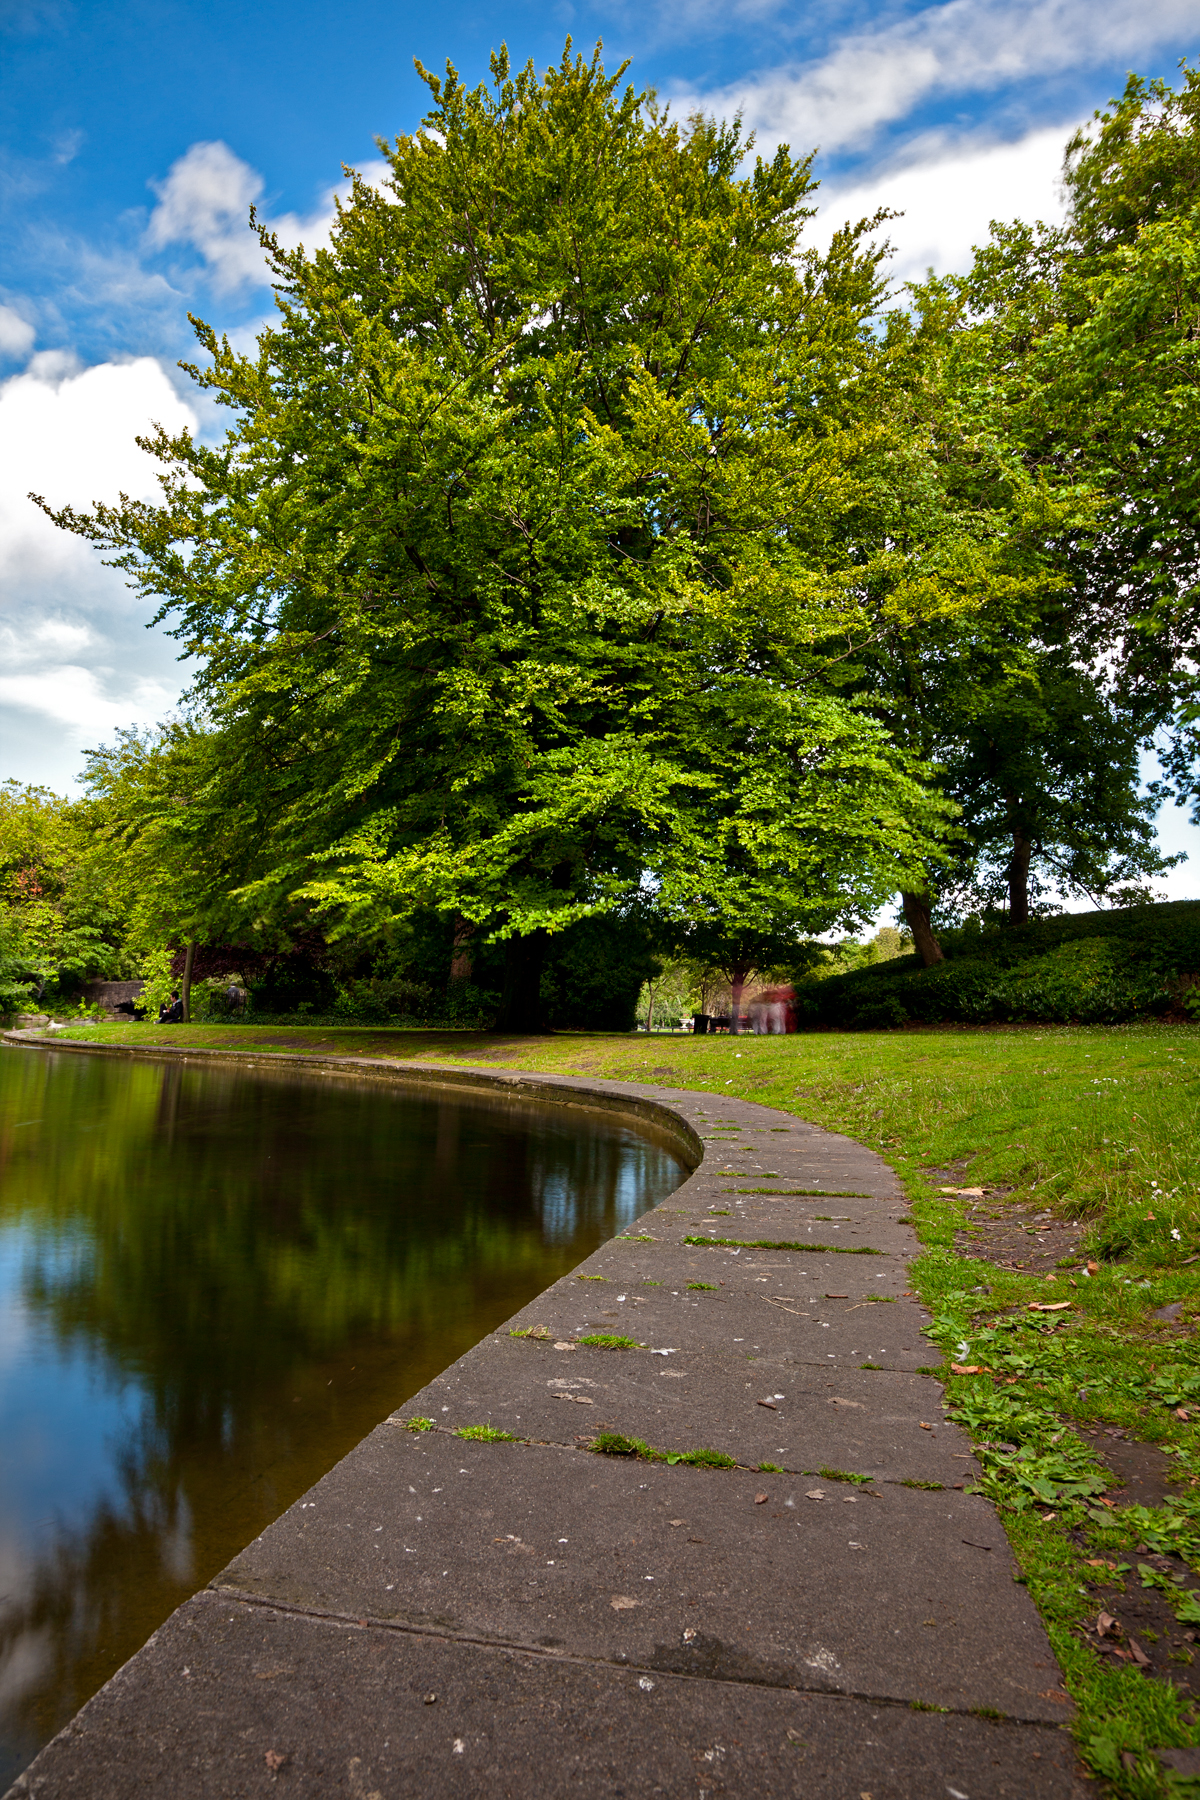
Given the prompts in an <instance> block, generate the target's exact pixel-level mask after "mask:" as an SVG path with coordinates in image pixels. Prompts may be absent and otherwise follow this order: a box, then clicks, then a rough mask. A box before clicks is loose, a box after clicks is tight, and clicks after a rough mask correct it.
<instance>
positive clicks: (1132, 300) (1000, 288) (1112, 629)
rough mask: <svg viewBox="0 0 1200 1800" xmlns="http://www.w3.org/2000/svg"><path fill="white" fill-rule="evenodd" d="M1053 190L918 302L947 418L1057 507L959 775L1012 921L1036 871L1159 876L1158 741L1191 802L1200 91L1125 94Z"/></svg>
mask: <svg viewBox="0 0 1200 1800" xmlns="http://www.w3.org/2000/svg"><path fill="white" fill-rule="evenodd" d="M1064 186H1065V193H1066V198H1067V211H1066V217H1065V219H1064V221H1063V223H1062V224H1061V225H1055V226H1052V227H1049V226H1045V225H1031V224H1028V223H1025V222H1020V221H1018V222H1014V223H1010V224H995V225H993V227H992V233H991V237H990V240H989V242H988V243H987V244H985V245H984V246H982V247H981V248H980V249H979V250H978V251H977V252H976V256H975V260H974V264H973V267H972V269H971V270H970V272H969V274H967V275H965V276H963V277H961V278H957V279H953V280H950V281H947V282H941V283H934V282H931V283H929V284H927V285H926V286H925V288H924V289H923V290H922V291H921V293H920V295H919V299H920V301H921V304H922V305H923V306H925V307H927V308H928V309H930V310H931V311H932V312H933V313H935V314H936V315H937V316H938V317H939V318H940V320H941V323H942V326H943V336H944V339H945V342H946V344H947V351H946V360H947V365H948V369H949V375H948V380H949V382H950V385H951V386H952V387H953V389H954V391H955V394H956V404H957V405H958V406H959V407H960V408H966V409H967V410H968V411H969V410H971V409H972V408H973V409H974V411H975V413H976V415H977V417H978V419H979V421H980V423H981V425H982V426H983V427H984V428H985V429H986V430H987V431H989V432H990V433H991V434H992V435H994V436H995V437H996V438H997V439H998V440H999V441H1001V442H1002V443H1003V444H1004V445H1005V447H1006V449H1007V452H1008V454H1009V455H1010V456H1011V457H1012V458H1013V459H1014V460H1016V461H1019V462H1020V464H1021V465H1022V467H1023V469H1024V470H1025V471H1026V473H1027V474H1028V476H1029V477H1030V478H1031V479H1034V480H1037V481H1040V482H1043V483H1045V484H1046V485H1047V487H1048V488H1049V489H1051V490H1052V491H1054V493H1055V494H1056V495H1057V496H1058V497H1059V500H1060V501H1061V502H1062V503H1063V507H1064V510H1063V512H1062V513H1061V515H1060V518H1059V520H1058V522H1057V524H1055V523H1053V522H1051V524H1050V527H1049V529H1048V531H1047V551H1048V553H1049V555H1050V557H1051V560H1052V561H1053V562H1054V563H1056V565H1057V567H1058V569H1059V571H1060V574H1061V579H1060V581H1059V583H1058V585H1057V587H1056V589H1054V590H1053V591H1049V590H1048V592H1047V596H1046V600H1045V603H1044V604H1042V605H1040V606H1039V607H1037V608H1036V609H1035V610H1034V612H1033V613H1032V614H1031V615H1030V617H1029V619H1028V620H1027V622H1026V625H1025V627H1024V628H1023V630H1022V631H1021V632H1020V633H1018V634H1017V637H1016V638H1014V639H1013V640H1012V642H1011V643H1010V645H1009V648H1008V652H1007V655H1006V658H1005V664H1006V666H1004V667H1002V668H1000V667H999V666H998V673H999V675H1000V679H999V681H998V683H997V684H995V687H994V692H993V693H991V694H990V695H988V696H987V697H986V702H985V704H984V705H983V707H982V708H981V710H980V715H979V717H978V718H977V719H976V720H975V721H973V722H970V723H969V725H968V728H967V729H965V730H964V731H962V732H961V733H960V734H958V737H957V744H958V749H957V750H956V751H955V752H954V753H953V755H952V756H951V761H952V762H953V761H954V760H955V758H957V776H956V778H952V779H951V781H950V782H949V784H948V791H950V792H952V793H954V794H956V796H957V797H958V798H959V799H960V800H962V801H963V803H964V805H965V806H966V808H967V813H968V815H969V817H970V818H973V819H974V820H975V822H976V825H977V826H981V827H984V829H983V837H982V838H981V839H980V840H979V841H980V842H981V844H983V845H984V846H985V849H986V850H987V853H986V854H985V861H986V860H987V855H988V854H990V849H988V848H987V847H989V846H990V847H991V848H994V843H995V829H994V828H995V827H996V825H997V822H998V821H999V820H1000V819H1001V817H1002V815H1004V814H1005V810H1006V809H1007V820H1006V824H1005V827H1004V828H1005V829H1006V830H1007V832H1008V835H1009V849H1008V854H1007V856H1006V857H1005V858H1003V859H1002V864H1003V865H1004V866H1007V868H1008V871H1009V881H1008V885H1009V889H1010V914H1011V916H1013V917H1020V916H1021V913H1022V911H1023V910H1024V905H1025V898H1024V897H1025V895H1026V893H1027V875H1028V871H1029V867H1030V861H1031V858H1033V860H1034V865H1035V879H1036V865H1037V862H1038V860H1039V858H1040V860H1041V863H1042V867H1043V870H1044V871H1046V872H1047V873H1049V872H1050V871H1051V870H1053V872H1054V874H1055V875H1056V876H1057V877H1058V878H1059V879H1060V880H1061V881H1062V882H1063V884H1064V885H1065V886H1067V887H1068V888H1072V887H1073V888H1074V889H1075V891H1083V892H1091V893H1093V894H1095V893H1098V892H1104V891H1106V890H1107V891H1111V890H1113V889H1114V887H1116V888H1119V887H1120V886H1121V885H1123V884H1125V883H1127V882H1129V881H1131V880H1132V881H1135V882H1136V881H1137V880H1139V879H1140V878H1142V877H1144V876H1146V875H1153V874H1154V873H1156V872H1158V870H1159V869H1161V868H1162V867H1163V866H1165V865H1164V864H1163V861H1162V859H1161V857H1160V856H1159V855H1158V852H1157V849H1156V847H1155V846H1154V843H1153V832H1152V826H1151V817H1152V813H1153V806H1152V805H1151V806H1147V804H1146V796H1145V795H1144V793H1143V792H1142V790H1141V788H1140V784H1139V779H1138V750H1139V748H1141V749H1145V748H1147V747H1149V746H1150V745H1151V744H1153V743H1155V742H1156V741H1157V742H1158V743H1159V745H1160V746H1161V745H1162V743H1163V738H1162V736H1161V734H1162V733H1163V732H1164V731H1165V732H1166V734H1167V738H1166V743H1167V746H1168V748H1167V750H1166V755H1167V759H1168V761H1169V764H1170V767H1171V770H1172V772H1173V774H1174V776H1175V777H1176V781H1177V784H1178V787H1179V788H1180V790H1181V791H1183V792H1191V793H1193V794H1195V793H1196V791H1197V789H1196V774H1195V768H1196V760H1195V751H1196V747H1197V732H1196V723H1195V721H1196V719H1197V716H1200V709H1198V706H1197V685H1196V684H1197V659H1196V652H1197V648H1198V644H1197V624H1198V621H1200V427H1198V423H1197V421H1198V420H1200V405H1198V401H1200V75H1198V74H1197V72H1196V71H1195V70H1192V69H1189V68H1187V67H1186V66H1185V67H1184V69H1183V77H1182V81H1181V83H1180V85H1179V87H1178V88H1177V89H1172V88H1170V87H1169V86H1168V85H1167V84H1166V83H1164V82H1161V81H1156V82H1148V81H1145V80H1143V79H1142V78H1141V77H1139V76H1131V77H1130V78H1129V81H1128V83H1127V85H1126V88H1125V91H1124V93H1123V95H1122V96H1121V97H1120V99H1118V100H1115V101H1113V102H1112V103H1111V105H1110V106H1109V108H1108V109H1107V110H1106V111H1104V112H1102V113H1098V114H1097V115H1096V117H1095V119H1094V120H1093V121H1092V123H1091V124H1090V125H1089V126H1087V127H1086V128H1084V129H1083V130H1081V131H1080V132H1078V133H1077V134H1076V135H1075V137H1074V138H1073V139H1072V140H1071V142H1070V143H1069V144H1068V145H1067V148H1066V158H1065V164H1064ZM952 314H956V316H954V317H953V318H951V315H952ZM1072 495H1073V496H1075V499H1076V502H1077V504H1076V505H1075V506H1074V507H1072V506H1071V504H1070V497H1071V496H1072ZM1005 794H1007V799H1005V797H1004V796H1005ZM1106 844H1107V854H1106V852H1105V846H1106ZM994 868H995V863H994V859H993V870H994Z"/></svg>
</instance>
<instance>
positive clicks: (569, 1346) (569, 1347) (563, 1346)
mask: <svg viewBox="0 0 1200 1800" xmlns="http://www.w3.org/2000/svg"><path fill="white" fill-rule="evenodd" d="M554 1348H555V1349H556V1350H574V1349H576V1348H577V1346H576V1345H575V1344H555V1346H554Z"/></svg>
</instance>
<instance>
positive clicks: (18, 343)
mask: <svg viewBox="0 0 1200 1800" xmlns="http://www.w3.org/2000/svg"><path fill="white" fill-rule="evenodd" d="M35 336H36V333H35V331H34V329H33V326H32V325H31V324H30V323H29V322H28V320H27V319H23V318H22V317H21V315H20V313H19V312H15V311H14V310H13V308H12V307H11V306H0V356H5V357H11V358H12V359H13V361H14V362H16V361H23V360H24V359H25V357H27V356H28V355H29V352H30V351H31V350H32V349H33V342H34V338H35Z"/></svg>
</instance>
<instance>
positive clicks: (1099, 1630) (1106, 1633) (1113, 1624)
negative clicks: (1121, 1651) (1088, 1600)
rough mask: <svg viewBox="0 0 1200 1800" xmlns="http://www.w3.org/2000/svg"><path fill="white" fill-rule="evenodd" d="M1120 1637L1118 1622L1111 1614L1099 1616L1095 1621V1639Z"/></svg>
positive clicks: (1103, 1613)
mask: <svg viewBox="0 0 1200 1800" xmlns="http://www.w3.org/2000/svg"><path fill="white" fill-rule="evenodd" d="M1120 1635H1121V1627H1120V1624H1119V1622H1118V1621H1117V1620H1116V1619H1114V1618H1113V1616H1112V1614H1111V1613H1109V1612H1102V1613H1101V1614H1100V1616H1099V1618H1098V1619H1097V1620H1096V1636H1097V1637H1120Z"/></svg>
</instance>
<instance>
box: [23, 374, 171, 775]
mask: <svg viewBox="0 0 1200 1800" xmlns="http://www.w3.org/2000/svg"><path fill="white" fill-rule="evenodd" d="M195 417H196V415H195V413H194V411H193V409H192V408H191V407H190V406H188V405H187V404H186V403H185V402H184V401H183V400H182V399H181V398H180V396H179V395H178V394H177V393H176V391H175V389H174V387H173V386H172V384H171V382H170V380H169V379H168V377H167V374H166V372H165V370H164V369H163V368H162V366H161V365H160V364H159V363H158V362H156V361H155V360H154V359H153V358H151V357H139V358H136V359H131V360H130V361H129V362H123V363H99V364H97V365H95V366H94V367H92V368H90V369H81V368H79V366H78V364H77V363H76V362H75V359H74V358H72V357H70V356H68V355H66V354H64V353H63V352H59V351H43V352H42V353H41V354H40V355H38V356H35V357H34V358H33V360H32V362H31V363H30V365H29V368H28V369H27V370H26V371H25V372H24V373H23V374H21V375H14V376H12V377H11V378H10V379H9V380H8V381H6V382H3V383H0V613H2V618H0V745H2V761H0V775H9V774H14V775H17V776H19V777H20V778H21V779H24V780H47V779H49V780H52V781H53V782H54V783H55V784H56V785H58V786H64V785H66V784H67V783H68V782H69V781H70V780H71V778H72V776H73V774H74V772H75V768H76V766H77V764H78V762H79V754H78V752H79V748H80V746H81V745H83V744H87V743H95V742H96V741H97V739H98V738H99V737H105V736H109V735H111V732H112V730H113V727H114V725H115V724H117V723H121V724H129V723H132V722H135V721H136V722H139V723H151V722H153V721H154V720H155V719H158V718H161V717H162V715H163V714H164V712H166V711H168V710H169V708H170V707H171V706H172V705H173V704H174V702H175V700H176V698H177V697H178V694H179V691H180V688H181V687H182V685H183V683H182V679H181V671H180V670H179V669H178V668H177V667H176V666H175V662H174V658H175V655H176V651H175V649H174V648H173V647H172V646H171V644H170V643H169V641H168V640H165V639H164V638H163V637H162V635H161V633H153V634H151V633H147V632H145V631H144V630H143V629H142V625H143V622H144V620H145V617H146V606H145V602H144V601H141V600H138V599H136V598H135V596H133V595H132V594H131V593H130V591H129V589H128V588H127V587H126V585H125V582H124V580H123V578H122V577H121V576H120V574H118V573H117V572H116V571H115V570H112V569H107V568H105V567H104V565H103V563H102V561H101V558H100V553H99V552H98V551H97V550H95V549H93V548H92V546H91V545H90V544H87V543H85V542H84V540H83V539H82V538H77V537H74V536H72V535H71V534H70V533H68V532H65V531H60V530H59V529H58V527H57V526H55V525H53V524H51V522H50V520H49V519H48V518H47V517H46V516H45V514H44V513H42V512H40V511H39V510H38V509H37V508H36V507H35V506H34V505H33V504H32V503H31V501H29V500H28V499H27V497H26V496H27V494H28V492H29V491H30V490H31V489H32V490H33V491H34V492H40V493H43V494H44V495H45V496H46V498H47V500H49V501H50V503H51V504H52V505H57V506H61V505H63V504H64V503H66V502H68V501H70V502H71V503H73V504H75V505H77V506H79V507H81V508H86V507H87V506H88V505H89V504H90V503H91V502H92V501H94V500H108V501H113V500H115V499H116V498H117V496H118V493H119V492H120V491H122V490H124V491H125V492H126V493H128V494H130V495H133V496H135V497H137V498H139V499H147V498H151V497H153V496H154V495H155V494H156V493H157V485H156V482H155V471H156V467H157V465H156V464H155V463H154V461H153V459H152V458H151V457H149V456H147V455H146V453H145V452H144V451H142V450H139V449H138V447H137V445H136V444H135V443H134V441H133V440H134V437H135V436H136V435H137V434H138V433H143V432H145V431H146V430H147V429H148V428H149V427H150V425H151V424H152V422H154V421H156V420H157V421H159V422H160V423H162V424H163V425H164V426H166V427H167V429H168V430H170V431H179V430H181V429H183V428H184V427H185V426H193V425H194V424H195Z"/></svg>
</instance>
